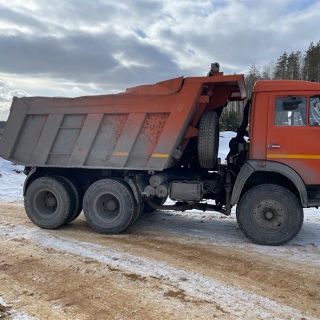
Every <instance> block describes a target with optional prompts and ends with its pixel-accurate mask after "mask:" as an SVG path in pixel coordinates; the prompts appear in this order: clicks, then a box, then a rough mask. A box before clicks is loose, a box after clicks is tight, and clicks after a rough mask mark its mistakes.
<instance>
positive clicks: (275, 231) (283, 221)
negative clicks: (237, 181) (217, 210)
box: [236, 184, 303, 245]
mask: <svg viewBox="0 0 320 320" xmlns="http://www.w3.org/2000/svg"><path fill="white" fill-rule="evenodd" d="M236 215H237V221H238V225H239V228H240V229H241V230H242V232H243V233H244V234H245V236H246V237H248V238H249V239H251V240H252V241H253V242H255V243H257V244H261V245H281V244H284V243H287V242H288V241H290V240H292V239H293V238H294V237H295V236H296V235H297V234H298V233H299V231H300V229H301V227H302V224H303V208H302V206H301V204H300V203H299V201H298V199H297V198H296V197H295V196H294V195H293V194H292V193H291V192H290V191H289V190H288V189H286V188H284V187H281V186H278V185H273V184H263V185H259V186H256V187H253V188H252V189H250V190H249V191H248V192H246V193H245V195H244V196H243V197H242V198H241V200H240V202H239V204H238V206H237V212H236Z"/></svg>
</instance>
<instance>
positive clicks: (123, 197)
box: [83, 179, 137, 234]
mask: <svg viewBox="0 0 320 320" xmlns="http://www.w3.org/2000/svg"><path fill="white" fill-rule="evenodd" d="M136 210H137V208H136V201H135V199H134V197H133V194H132V192H131V191H130V190H129V188H128V187H127V186H126V184H125V183H124V182H121V181H119V180H117V179H103V180H99V181H96V182H95V183H93V184H92V185H91V186H90V187H89V189H88V190H87V191H86V193H85V195H84V198H83V213H84V215H85V217H86V219H87V221H88V223H89V225H90V226H91V227H92V228H93V229H94V230H96V231H98V232H100V233H105V234H108V233H119V232H122V231H123V230H124V229H125V228H127V227H128V226H129V224H130V222H131V221H132V216H133V215H134V213H135V212H136Z"/></svg>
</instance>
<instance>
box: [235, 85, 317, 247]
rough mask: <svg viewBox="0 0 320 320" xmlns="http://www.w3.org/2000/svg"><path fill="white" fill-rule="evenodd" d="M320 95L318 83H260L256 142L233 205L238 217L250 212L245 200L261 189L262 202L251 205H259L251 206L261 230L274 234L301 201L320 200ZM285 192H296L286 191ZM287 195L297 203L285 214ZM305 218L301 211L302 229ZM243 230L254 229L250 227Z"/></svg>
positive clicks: (254, 108) (252, 138)
mask: <svg viewBox="0 0 320 320" xmlns="http://www.w3.org/2000/svg"><path fill="white" fill-rule="evenodd" d="M319 98H320V84H318V83H314V82H307V81H292V80H288V81H285V80H279V81H276V80H274V81H258V82H256V84H255V86H254V90H253V94H252V101H251V107H250V130H249V145H250V147H249V148H248V152H247V154H246V160H245V162H244V165H243V166H242V167H241V170H240V172H239V174H238V175H237V178H236V179H235V183H234V185H233V193H232V198H231V205H236V204H239V205H238V207H237V211H238V221H239V220H241V218H240V217H241V216H243V215H244V214H243V213H240V211H241V210H242V211H243V210H248V208H247V207H246V208H243V207H242V204H243V202H245V201H246V199H248V198H249V197H259V196H258V195H257V192H255V190H258V191H259V193H260V198H261V199H260V200H259V201H258V202H259V205H258V204H257V205H256V206H255V205H254V204H251V206H255V209H252V208H251V209H249V212H251V214H249V215H250V221H252V222H253V223H252V224H253V225H255V227H256V229H259V230H260V231H261V232H266V233H270V234H273V235H275V234H276V233H277V232H278V231H280V230H281V229H282V228H284V227H283V226H284V225H285V224H286V223H287V222H288V220H289V219H291V218H292V217H293V216H294V215H295V214H294V213H295V212H297V210H298V209H299V211H300V212H301V211H302V210H301V209H300V206H302V207H305V208H307V207H315V206H318V205H320V170H319V169H320V144H319V139H320V127H319V124H320V118H319V115H320V113H319V111H320V99H319ZM283 191H289V192H290V193H291V195H290V194H287V195H284V194H282V192H283ZM273 192H274V194H272V193H273ZM277 192H279V194H281V196H282V197H283V199H284V200H281V196H278V195H277ZM263 194H265V195H264V196H263ZM287 198H292V199H291V200H290V201H291V202H292V203H295V204H294V206H293V207H292V208H291V209H290V210H291V212H290V213H289V212H288V214H287V217H284V215H283V214H282V213H283V212H285V211H286V210H287V208H285V207H286V205H284V204H283V202H285V201H286V200H285V199H287ZM276 199H277V200H276ZM296 200H298V202H297V201H296ZM250 210H251V211H250ZM281 212H282V213H281ZM302 220H303V216H302V214H301V217H300V218H297V222H296V226H295V227H294V228H297V229H299V228H300V227H299V225H301V224H302ZM246 224H248V222H244V225H246ZM240 225H241V221H240ZM253 228H254V227H253V226H252V230H253ZM242 229H244V232H245V233H246V232H248V233H250V232H251V231H250V230H246V229H247V227H243V228H242ZM256 236H257V235H256ZM249 237H250V235H249ZM257 237H258V236H257ZM275 238H276V237H275ZM256 241H257V240H256ZM266 241H267V242H268V240H266ZM257 242H259V240H258V241H257ZM271 242H272V241H271Z"/></svg>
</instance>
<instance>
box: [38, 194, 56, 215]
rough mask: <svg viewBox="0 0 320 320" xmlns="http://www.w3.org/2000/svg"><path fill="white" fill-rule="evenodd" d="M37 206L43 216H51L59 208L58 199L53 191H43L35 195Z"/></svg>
mask: <svg viewBox="0 0 320 320" xmlns="http://www.w3.org/2000/svg"><path fill="white" fill-rule="evenodd" d="M35 208H36V209H37V211H38V214H40V215H41V216H44V217H47V216H51V215H53V214H54V213H55V212H56V211H57V209H58V199H57V197H56V196H55V195H54V193H52V192H51V191H48V190H45V191H41V192H39V193H38V194H37V195H36V196H35Z"/></svg>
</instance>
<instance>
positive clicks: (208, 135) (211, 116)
mask: <svg viewBox="0 0 320 320" xmlns="http://www.w3.org/2000/svg"><path fill="white" fill-rule="evenodd" d="M218 149H219V116H218V114H217V113H216V112H215V111H206V112H204V113H203V114H202V116H201V119H200V125H199V133H198V158H199V163H200V166H201V167H202V168H204V169H213V168H214V167H215V165H216V163H217V158H218Z"/></svg>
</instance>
